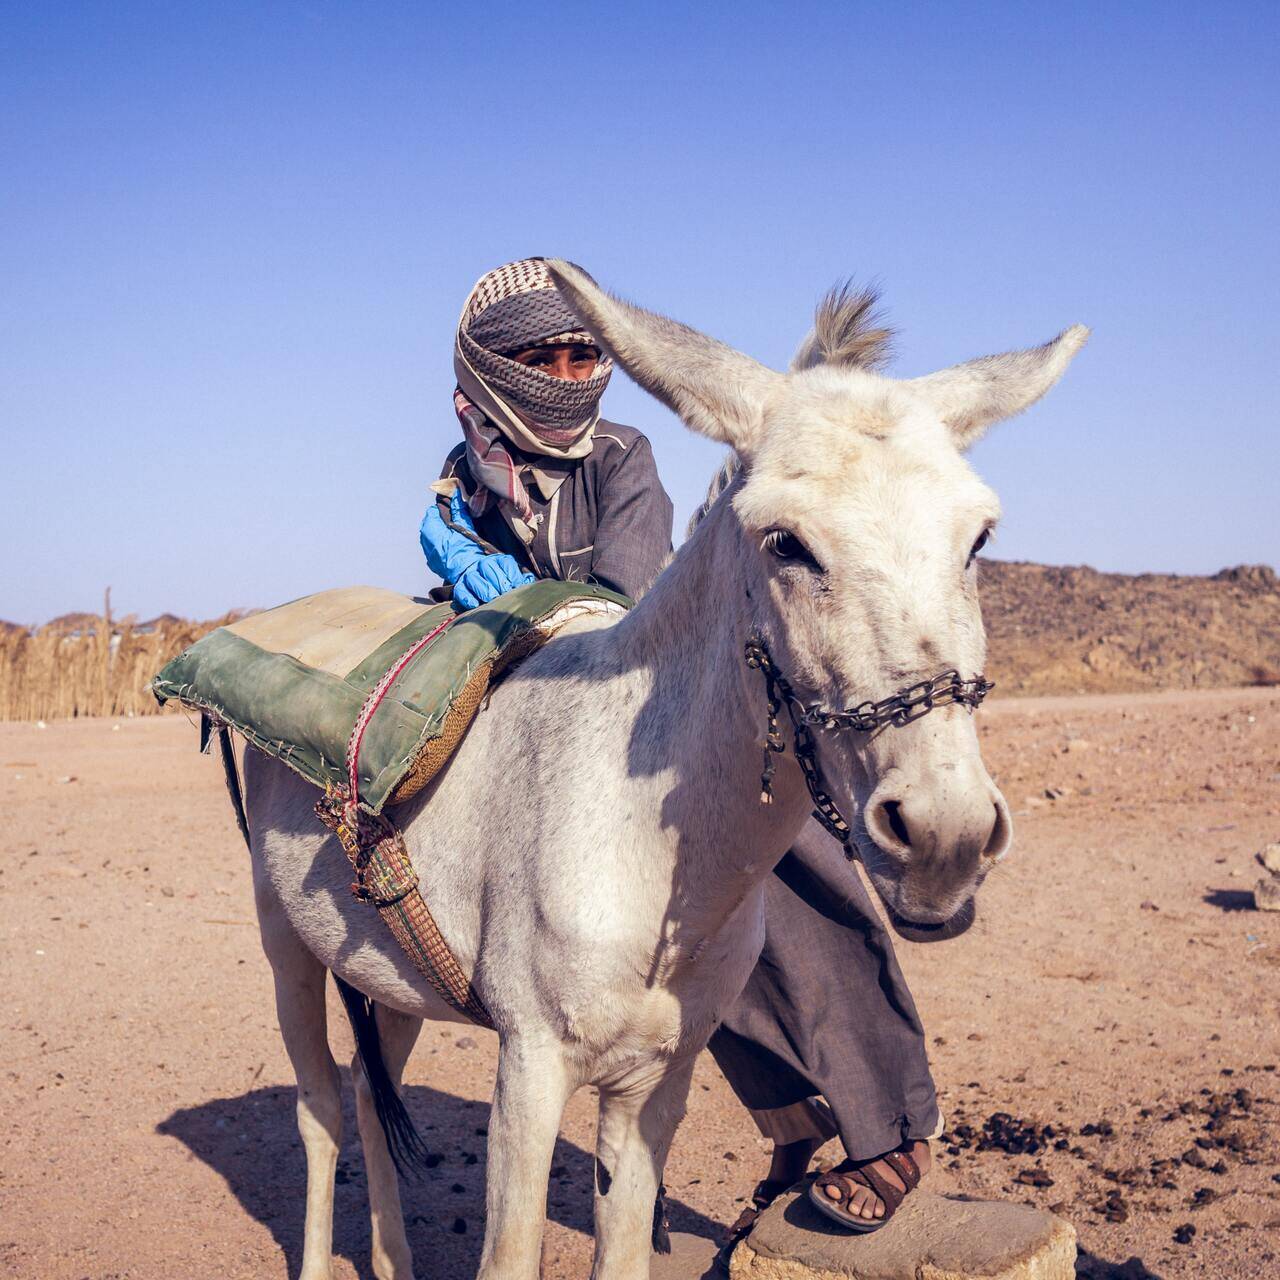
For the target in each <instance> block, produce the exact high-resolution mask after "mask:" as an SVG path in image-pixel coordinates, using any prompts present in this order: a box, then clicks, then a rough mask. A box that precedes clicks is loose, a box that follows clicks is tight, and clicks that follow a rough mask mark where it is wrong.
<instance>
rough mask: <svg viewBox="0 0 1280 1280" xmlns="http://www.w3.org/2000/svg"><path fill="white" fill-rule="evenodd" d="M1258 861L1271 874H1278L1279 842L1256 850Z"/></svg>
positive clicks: (1279, 867)
mask: <svg viewBox="0 0 1280 1280" xmlns="http://www.w3.org/2000/svg"><path fill="white" fill-rule="evenodd" d="M1257 856H1258V862H1259V863H1260V864H1261V865H1262V866H1264V867H1266V869H1267V870H1268V871H1270V872H1271V874H1272V875H1273V876H1280V844H1269V845H1267V847H1266V848H1265V849H1260V850H1259V851H1258V855H1257Z"/></svg>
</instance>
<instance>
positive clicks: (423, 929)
mask: <svg viewBox="0 0 1280 1280" xmlns="http://www.w3.org/2000/svg"><path fill="white" fill-rule="evenodd" d="M316 814H317V816H318V817H319V818H320V821H321V822H323V823H324V824H325V826H326V827H328V828H329V829H330V830H331V831H332V832H333V833H334V834H335V835H336V836H337V837H338V841H339V843H340V844H341V845H342V848H343V851H344V852H345V853H346V855H347V857H348V859H349V860H350V862H351V866H352V868H353V870H354V871H355V880H354V881H353V882H352V885H351V892H352V893H353V894H354V895H355V897H356V898H357V899H358V900H359V901H361V902H367V903H369V904H370V905H371V906H373V907H376V908H377V911H378V914H379V915H380V916H381V917H382V919H383V921H384V922H385V923H386V926H387V928H388V929H390V930H391V932H392V934H393V935H394V936H395V939H396V941H397V942H398V943H399V944H400V946H401V947H402V948H403V949H404V952H405V954H406V955H407V956H408V957H409V959H410V960H411V961H412V962H413V966H414V968H415V969H417V970H418V972H419V973H420V974H422V976H423V977H424V978H426V980H427V981H428V982H429V983H430V984H431V986H432V988H433V989H434V990H435V992H436V993H437V995H439V996H440V997H441V999H443V1000H444V1001H445V1002H446V1003H448V1004H449V1005H450V1006H451V1007H452V1008H454V1009H456V1010H457V1011H458V1012H459V1013H461V1014H463V1015H464V1016H466V1017H468V1018H470V1019H471V1020H472V1021H473V1022H477V1023H479V1024H480V1026H482V1027H492V1026H493V1019H492V1018H490V1017H489V1011H488V1010H487V1009H486V1008H485V1007H484V1001H482V1000H481V999H480V996H479V994H478V993H477V992H476V989H475V988H474V987H473V986H472V985H471V980H470V979H469V978H468V977H467V975H466V974H465V973H464V972H463V969H462V966H461V965H460V964H459V963H458V959H457V957H456V956H455V955H454V954H453V951H452V950H451V949H450V947H449V944H448V943H447V942H446V941H445V938H444V935H443V934H442V933H441V932H440V926H439V925H438V924H436V922H435V917H434V916H432V914H431V910H430V908H429V907H428V906H427V904H426V900H425V899H424V898H423V896H422V894H421V892H420V891H419V889H418V876H417V873H416V872H415V871H414V869H413V863H412V862H411V861H410V860H409V851H408V849H406V848H405V843H404V836H403V835H401V834H400V830H399V828H397V827H396V826H395V824H394V823H392V822H391V821H390V820H389V819H387V818H385V817H383V816H381V815H378V816H377V817H374V816H372V815H370V814H367V813H364V812H362V811H361V810H360V809H358V808H357V807H356V806H355V805H353V804H350V803H349V802H348V801H347V798H346V795H345V794H344V793H343V792H342V791H340V790H339V789H338V788H336V787H332V786H330V788H329V789H328V790H327V791H326V792H325V796H324V798H323V799H322V800H318V801H317V802H316Z"/></svg>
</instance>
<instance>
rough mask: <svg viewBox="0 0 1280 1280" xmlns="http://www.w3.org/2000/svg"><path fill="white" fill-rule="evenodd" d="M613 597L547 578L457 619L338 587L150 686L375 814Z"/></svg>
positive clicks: (223, 638) (212, 637)
mask: <svg viewBox="0 0 1280 1280" xmlns="http://www.w3.org/2000/svg"><path fill="white" fill-rule="evenodd" d="M629 604H630V602H629V601H628V600H627V599H626V597H625V596H620V595H618V594H617V593H616V592H613V591H608V590H606V589H605V588H603V587H596V586H591V585H588V584H584V583H580V582H579V583H574V582H557V581H553V580H550V579H547V580H543V581H539V582H533V583H530V584H528V585H526V586H523V587H517V588H516V589H515V590H514V591H509V592H507V593H506V594H505V595H502V596H499V597H498V598H497V599H496V600H494V601H492V602H491V603H490V604H487V605H481V606H480V607H479V608H477V609H471V610H468V611H467V612H465V613H458V612H456V611H455V609H454V606H453V605H452V604H450V603H444V604H433V603H431V602H430V601H429V600H419V599H415V598H413V597H410V596H402V595H397V594H396V593H395V592H393V591H384V590H381V589H379V588H377V587H346V588H341V589H339V590H335V591H322V592H320V593H319V594H318V595H314V596H304V597H303V598H302V599H301V600H295V601H293V602H292V603H291V604H285V605H281V606H280V607H279V608H278V609H268V610H267V611H266V612H265V613H255V614H253V615H251V616H250V617H247V618H243V619H241V620H240V621H239V622H236V623H233V624H232V625H231V626H227V627H219V628H218V629H217V630H216V631H213V632H210V634H209V635H207V636H205V637H203V638H202V639H200V640H198V641H196V643H195V644H193V645H192V646H191V647H190V648H189V649H187V650H186V651H185V652H183V653H181V654H179V655H178V657H176V658H174V660H173V661H172V662H170V663H169V664H168V665H167V666H165V668H164V669H163V670H162V671H161V672H160V673H159V675H157V676H156V677H155V679H154V680H153V681H152V683H151V690H152V692H153V693H154V694H155V696H156V698H157V699H158V700H159V701H160V702H161V703H164V702H167V701H168V700H169V699H171V698H172V699H176V700H177V701H178V702H181V703H182V704H183V705H184V706H188V707H191V708H193V709H195V710H197V711H200V712H202V713H204V714H206V715H208V716H210V717H211V718H213V719H214V720H216V721H218V722H220V723H223V724H227V725H229V726H231V728H233V729H236V730H238V731H239V732H240V733H242V734H243V735H244V737H245V740H246V741H247V742H249V743H250V744H251V745H253V746H255V747H257V748H258V749H259V750H262V751H265V752H266V753H267V754H268V755H271V756H275V757H276V758H277V759H278V760H281V761H283V762H284V763H285V764H287V765H288V766H289V768H291V769H293V770H294V771H295V772H296V773H298V774H300V775H301V776H302V777H304V778H306V779H307V780H308V781H310V782H313V783H315V784H316V785H317V786H319V787H324V788H329V787H335V788H339V789H341V790H345V791H346V793H347V794H348V796H349V795H350V792H351V790H352V787H353V784H354V789H355V791H356V792H357V793H358V798H359V801H360V807H361V808H362V809H364V810H365V811H366V812H368V813H372V814H377V813H381V812H382V810H383V808H384V807H385V806H387V805H393V804H398V803H399V802H400V801H402V800H407V799H408V798H409V797H410V796H412V795H414V794H415V793H416V792H417V791H419V790H420V789H421V788H422V787H424V786H425V785H426V784H427V783H428V782H429V781H430V780H431V778H432V777H433V776H434V775H435V774H436V773H437V772H438V771H439V769H440V768H441V767H442V766H443V765H444V763H445V762H446V761H447V760H448V758H449V756H450V755H451V754H452V753H453V750H454V749H455V748H456V747H457V745H458V743H459V742H460V741H461V739H462V736H463V734H464V733H465V732H466V729H467V727H468V725H469V724H470V723H471V720H472V718H473V717H474V716H475V713H476V710H477V709H478V707H479V705H480V702H481V700H482V699H483V697H484V695H485V693H486V691H487V690H488V688H489V686H490V684H491V683H492V682H493V681H494V680H496V679H497V678H498V676H499V675H500V674H501V673H502V672H503V671H504V670H505V669H507V668H508V667H509V666H510V665H511V664H512V663H513V662H515V661H517V660H518V659H520V658H522V657H524V656H526V655H527V654H529V653H531V652H533V650H534V649H537V648H538V647H539V646H540V645H542V644H544V643H545V642H546V641H547V640H548V639H550V637H551V636H552V635H554V634H555V632H556V631H558V630H559V629H560V628H561V627H563V626H565V625H567V624H568V623H570V622H574V621H577V620H579V619H582V618H588V617H600V618H617V617H620V616H621V615H622V614H623V613H624V612H625V611H626V609H627V608H628V607H629Z"/></svg>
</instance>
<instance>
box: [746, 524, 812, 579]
mask: <svg viewBox="0 0 1280 1280" xmlns="http://www.w3.org/2000/svg"><path fill="white" fill-rule="evenodd" d="M760 546H761V548H762V549H763V550H765V551H767V552H768V553H769V554H770V555H771V556H773V557H774V558H775V559H777V560H782V561H785V562H788V563H792V564H805V565H808V566H809V567H810V568H813V569H819V570H820V569H821V567H822V566H821V565H819V564H818V562H817V561H816V560H815V559H814V558H813V554H812V553H811V552H810V550H809V548H808V547H806V546H805V545H804V543H803V542H801V541H800V539H799V538H797V537H796V535H795V534H794V533H792V532H791V530H790V529H770V530H769V532H768V533H766V534H765V535H764V539H763V541H762V542H761V544H760Z"/></svg>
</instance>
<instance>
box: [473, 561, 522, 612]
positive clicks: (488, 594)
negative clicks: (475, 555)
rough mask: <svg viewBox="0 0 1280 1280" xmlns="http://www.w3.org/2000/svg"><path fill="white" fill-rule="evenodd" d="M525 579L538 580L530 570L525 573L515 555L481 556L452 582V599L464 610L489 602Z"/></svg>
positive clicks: (519, 584) (519, 585)
mask: <svg viewBox="0 0 1280 1280" xmlns="http://www.w3.org/2000/svg"><path fill="white" fill-rule="evenodd" d="M526 582H537V578H535V577H534V576H533V574H531V573H525V571H524V570H523V569H521V568H520V566H519V564H517V563H516V558H515V556H507V555H497V556H481V557H480V559H479V560H477V561H476V562H475V563H474V564H473V565H471V566H470V568H468V569H466V570H464V572H463V574H462V576H461V577H460V578H459V579H458V580H457V582H455V583H454V584H453V598H454V600H455V602H456V603H457V604H459V605H461V606H462V608H464V609H474V608H475V607H476V605H478V604H488V603H489V601H490V600H494V599H496V598H497V597H498V596H500V595H502V593H503V592H504V591H514V590H515V588H516V587H522V586H524V584H525V583H526Z"/></svg>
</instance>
